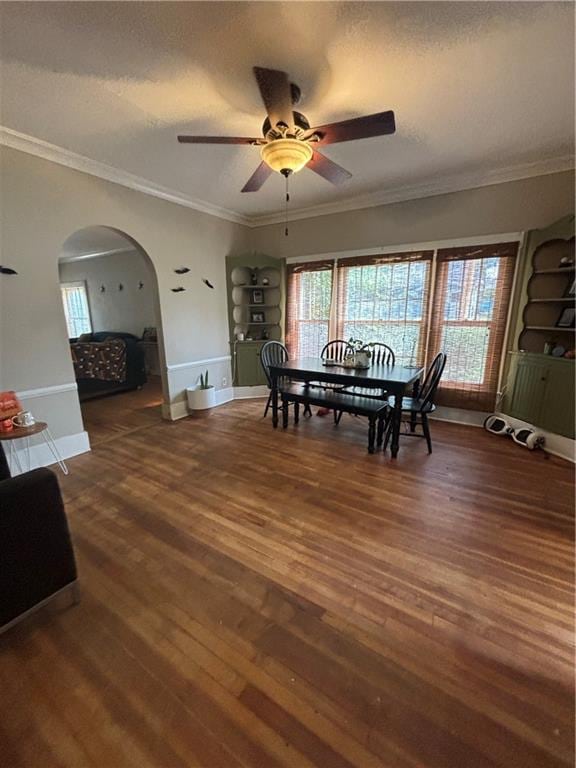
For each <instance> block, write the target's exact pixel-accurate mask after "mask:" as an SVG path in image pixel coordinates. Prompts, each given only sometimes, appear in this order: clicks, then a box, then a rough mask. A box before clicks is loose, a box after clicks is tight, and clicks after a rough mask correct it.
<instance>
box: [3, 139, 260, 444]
mask: <svg viewBox="0 0 576 768" xmlns="http://www.w3.org/2000/svg"><path fill="white" fill-rule="evenodd" d="M0 171H1V175H0V194H1V202H2V214H3V221H2V231H1V233H0V245H1V259H2V260H1V262H0V263H3V264H9V265H11V266H13V267H14V268H15V269H16V270H17V271H18V273H19V274H18V276H17V277H13V278H8V279H2V280H0V350H1V353H2V357H1V359H0V388H2V389H15V390H16V391H19V392H21V391H23V390H24V391H26V390H37V389H43V388H45V387H50V388H51V390H50V396H49V397H48V396H47V397H45V398H44V397H40V396H38V397H35V399H34V403H33V406H34V412H35V414H36V415H37V416H38V417H39V418H46V420H48V421H49V422H50V423H51V424H52V426H53V432H54V434H55V436H57V437H58V436H62V435H70V434H75V433H79V432H81V431H82V429H83V426H82V417H81V413H80V410H79V407H78V400H77V397H76V395H75V393H74V392H73V391H71V390H70V389H64V390H63V391H61V392H59V391H58V388H59V387H64V388H65V387H66V386H67V385H68V386H69V385H70V383H73V382H74V372H73V368H72V362H71V359H70V352H69V348H68V347H69V345H68V334H67V331H66V323H65V319H64V312H63V309H62V302H61V299H60V288H59V277H58V256H59V254H60V252H61V249H62V244H63V243H64V241H65V240H66V239H67V238H68V237H69V236H70V235H71V234H72V233H73V232H76V231H77V230H79V229H83V228H85V227H90V226H95V225H104V226H110V227H114V228H116V229H118V230H120V231H121V232H124V233H126V234H128V235H129V236H131V237H132V238H134V239H135V240H136V241H137V242H138V243H139V245H141V246H142V248H143V249H144V250H145V251H146V253H147V254H148V255H149V257H150V259H151V261H152V264H153V266H154V268H155V270H156V274H157V278H158V288H159V300H160V322H161V324H162V326H163V328H164V339H165V356H166V360H165V362H166V366H167V369H168V370H167V373H166V375H165V379H166V385H167V392H168V400H169V409H168V410H170V409H172V408H174V407H175V406H177V407H179V406H178V403H181V402H182V400H183V399H184V387H185V386H186V385H188V384H192V383H194V382H195V381H196V378H197V376H198V372H199V370H202V369H205V368H209V369H210V373H211V378H212V381H214V383H215V384H216V385H217V386H222V378H223V377H225V378H227V380H228V382H229V381H230V364H229V362H228V360H225V361H224V365H223V364H222V363H223V361H222V360H220V359H218V360H217V362H215V363H214V364H211V363H210V362H201V363H200V365H198V364H197V361H205V360H210V359H212V358H222V357H225V356H227V355H229V352H230V350H229V346H228V321H227V309H226V279H225V257H226V256H227V255H228V254H239V253H242V252H244V251H245V250H246V247H247V229H246V228H245V227H242V226H241V225H238V224H234V223H231V222H228V221H224V220H222V219H219V218H216V217H214V216H210V215H208V214H204V213H200V212H198V211H194V210H191V209H189V208H185V207H183V206H180V205H176V204H174V203H170V202H167V201H164V200H160V199H158V198H155V197H151V196H149V195H146V194H143V193H140V192H136V191H133V190H130V189H127V188H125V187H122V186H120V185H117V184H113V183H111V182H108V181H104V180H102V179H98V178H95V177H94V176H90V175H88V174H84V173H81V172H79V171H74V170H71V169H70V168H66V167H63V166H61V165H57V164H55V163H51V162H49V161H47V160H43V159H40V158H37V157H34V156H32V155H28V154H25V153H23V152H19V151H16V150H13V149H8V148H6V147H0ZM181 265H187V266H189V267H190V268H191V272H190V273H188V274H187V275H185V276H182V277H181V276H178V275H175V274H174V272H173V269H174V268H175V267H179V266H181ZM204 277H206V278H208V279H209V280H210V282H211V283H212V284H213V285H214V286H215V288H214V290H210V289H209V288H207V287H206V286H205V285H204V284H203V283H202V278H204ZM179 284H182V285H184V286H185V287H186V288H187V290H186V291H185V292H184V293H172V291H171V288H173V287H175V286H177V285H179ZM173 366H179V367H178V368H176V369H173ZM56 401H57V402H56ZM30 405H32V404H31V403H30ZM55 413H57V414H58V417H54V414H55Z"/></svg>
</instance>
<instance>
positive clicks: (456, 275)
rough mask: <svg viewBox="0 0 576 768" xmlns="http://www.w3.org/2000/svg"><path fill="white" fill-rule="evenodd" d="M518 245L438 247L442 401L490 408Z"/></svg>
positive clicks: (435, 330)
mask: <svg viewBox="0 0 576 768" xmlns="http://www.w3.org/2000/svg"><path fill="white" fill-rule="evenodd" d="M516 251H517V243H503V244H501V245H495V246H482V247H474V248H446V249H442V250H439V251H438V254H437V269H436V285H435V288H434V300H433V305H432V306H433V311H432V323H431V329H430V351H431V353H432V355H433V354H436V352H439V351H443V352H445V353H446V356H447V361H446V369H445V371H444V376H443V378H442V383H441V386H440V390H439V392H438V400H437V401H438V403H439V404H442V405H450V406H454V407H460V408H470V409H472V410H491V409H492V408H493V407H494V403H495V401H496V392H497V389H498V374H499V369H500V360H501V356H502V346H503V343H504V333H505V330H506V318H507V315H508V305H509V302H510V294H511V291H512V280H513V277H514V265H515V256H516Z"/></svg>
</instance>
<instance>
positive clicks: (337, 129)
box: [178, 67, 396, 192]
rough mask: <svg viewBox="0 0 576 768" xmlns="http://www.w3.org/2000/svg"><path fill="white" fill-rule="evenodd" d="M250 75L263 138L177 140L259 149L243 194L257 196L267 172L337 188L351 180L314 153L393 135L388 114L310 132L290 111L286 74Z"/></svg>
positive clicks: (294, 90) (294, 96)
mask: <svg viewBox="0 0 576 768" xmlns="http://www.w3.org/2000/svg"><path fill="white" fill-rule="evenodd" d="M254 75H255V77H256V82H257V83H258V88H259V89H260V95H261V96H262V101H263V102H264V106H265V107H266V111H267V113H268V117H267V118H266V120H264V124H263V125H262V136H263V138H244V137H239V136H178V141H179V142H180V143H182V144H249V145H252V146H256V147H260V154H261V156H262V162H261V163H260V165H259V166H258V168H256V170H255V171H254V173H253V174H252V176H251V177H250V178H249V179H248V181H247V182H246V184H245V185H244V187H243V188H242V192H256V191H257V190H259V189H260V187H261V186H262V185H263V184H264V182H265V181H266V179H267V178H268V177H269V176H270V175H271V173H272V171H277V172H278V173H281V174H282V175H283V176H285V177H286V178H288V176H289V175H290V174H291V173H296V172H297V171H300V170H302V168H304V167H308V168H310V170H312V171H314V172H315V173H317V174H318V175H319V176H322V178H324V179H326V180H327V181H330V182H331V183H332V184H341V183H342V182H343V181H346V180H347V179H349V178H350V177H351V176H352V174H351V173H350V172H349V171H347V170H345V169H344V168H342V166H340V165H338V164H337V163H334V162H333V161H332V160H329V159H328V158H327V157H326V156H325V155H322V154H321V153H320V152H318V151H317V150H316V147H321V146H324V145H326V144H336V143H338V142H340V141H354V140H356V139H367V138H370V137H372V136H385V135H388V134H391V133H394V131H395V130H396V126H395V123H394V112H392V111H391V110H388V111H387V112H377V113H376V114H374V115H366V117H355V118H352V119H351V120H342V121H341V122H339V123H329V124H328V125H320V126H318V127H317V128H311V127H310V123H309V122H308V119H307V118H306V116H305V115H303V114H302V113H301V112H296V111H294V110H293V106H294V105H295V104H298V102H299V101H300V88H299V87H298V86H297V85H295V84H294V83H291V82H290V81H289V80H288V75H287V74H286V72H280V71H279V70H277V69H264V68H262V67H254Z"/></svg>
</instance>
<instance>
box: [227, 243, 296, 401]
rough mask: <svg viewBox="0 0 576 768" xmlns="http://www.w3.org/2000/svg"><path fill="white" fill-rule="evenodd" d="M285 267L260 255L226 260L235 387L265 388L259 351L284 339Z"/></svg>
mask: <svg viewBox="0 0 576 768" xmlns="http://www.w3.org/2000/svg"><path fill="white" fill-rule="evenodd" d="M284 272H285V265H284V262H283V261H282V260H280V259H275V258H273V257H272V256H267V255H266V254H262V253H252V254H246V255H243V256H227V257H226V282H227V286H228V321H229V328H230V354H231V356H232V376H233V383H234V386H235V387H256V386H262V385H265V384H266V376H265V374H264V370H263V368H262V363H261V362H260V351H261V349H262V346H263V344H265V343H266V342H267V341H268V340H270V341H282V339H283V328H282V323H283V306H284V282H285V277H284Z"/></svg>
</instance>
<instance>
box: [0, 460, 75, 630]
mask: <svg viewBox="0 0 576 768" xmlns="http://www.w3.org/2000/svg"><path fill="white" fill-rule="evenodd" d="M65 589H70V593H71V596H72V598H73V599H74V601H77V599H78V585H77V573H76V562H75V560H74V551H73V549H72V542H71V540H70V532H69V530H68V522H67V520H66V513H65V511H64V504H63V502H62V496H61V495H60V488H59V486H58V480H57V478H56V475H55V474H54V472H52V471H51V470H49V469H34V470H32V472H26V473H25V474H23V475H18V476H17V477H11V476H10V469H9V467H8V462H7V461H6V457H5V454H4V451H3V449H2V446H1V445H0V633H2V632H4V631H6V630H7V629H9V628H10V627H11V626H12V625H13V624H16V623H17V622H18V621H20V620H21V619H23V618H24V617H25V616H27V615H28V614H29V613H31V612H32V611H34V610H36V609H37V608H40V607H41V606H42V605H44V604H45V603H47V602H48V601H49V600H51V599H52V598H53V597H55V596H56V595H57V594H59V593H61V592H62V591H63V590H65Z"/></svg>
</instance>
